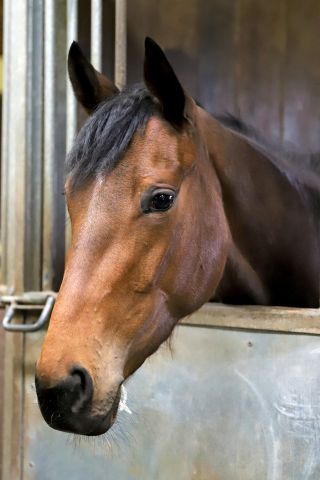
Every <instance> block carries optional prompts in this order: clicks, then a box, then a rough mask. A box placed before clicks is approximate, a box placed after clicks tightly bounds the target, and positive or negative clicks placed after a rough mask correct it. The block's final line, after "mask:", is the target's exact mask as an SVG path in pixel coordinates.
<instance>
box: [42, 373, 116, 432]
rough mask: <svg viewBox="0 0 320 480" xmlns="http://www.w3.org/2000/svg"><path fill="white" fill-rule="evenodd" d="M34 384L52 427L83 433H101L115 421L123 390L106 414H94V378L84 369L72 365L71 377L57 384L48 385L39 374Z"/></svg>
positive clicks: (43, 411)
mask: <svg viewBox="0 0 320 480" xmlns="http://www.w3.org/2000/svg"><path fill="white" fill-rule="evenodd" d="M35 383H36V390H37V396H38V402H39V407H40V410H41V413H42V415H43V418H44V419H45V421H46V422H47V424H48V425H49V426H50V427H52V428H54V429H56V430H61V431H64V432H71V433H78V434H81V435H101V434H102V433H105V432H106V431H107V430H108V429H109V428H110V427H111V426H112V424H113V423H114V420H115V417H116V413H117V409H118V405H119V400H120V389H119V391H118V394H117V395H116V398H115V400H114V402H113V405H112V407H111V409H110V410H109V411H108V412H107V414H106V415H91V414H90V410H91V406H92V399H93V381H92V378H91V376H90V374H89V373H88V371H87V370H86V369H85V368H83V367H80V366H75V367H73V368H72V369H71V371H70V374H69V376H68V377H66V378H65V379H63V380H62V381H60V382H59V383H57V384H55V385H54V386H47V385H46V382H45V381H44V380H42V379H40V378H39V377H37V376H36V379H35Z"/></svg>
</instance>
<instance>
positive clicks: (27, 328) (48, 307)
mask: <svg viewBox="0 0 320 480" xmlns="http://www.w3.org/2000/svg"><path fill="white" fill-rule="evenodd" d="M3 298H4V297H3ZM54 302H55V296H54V295H48V296H47V297H46V300H45V303H44V304H43V305H39V304H38V305H32V304H30V303H29V304H21V303H20V304H19V303H17V301H16V299H15V298H14V297H13V299H12V301H11V303H10V305H9V306H8V307H7V309H6V312H5V315H4V318H3V321H2V326H3V328H4V329H5V330H7V331H8V332H25V333H27V332H36V331H38V330H40V329H41V328H42V327H43V326H44V325H45V324H46V323H47V322H48V321H49V318H50V315H51V312H52V309H53V305H54ZM25 310H28V311H30V310H42V312H41V315H40V317H39V318H38V320H37V321H36V322H35V323H30V324H25V323H12V320H13V318H14V315H15V313H16V312H19V311H25Z"/></svg>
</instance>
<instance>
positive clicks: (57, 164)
mask: <svg viewBox="0 0 320 480" xmlns="http://www.w3.org/2000/svg"><path fill="white" fill-rule="evenodd" d="M66 7H67V5H66V2H65V0H45V52H44V95H45V102H44V179H43V189H44V198H43V211H44V215H43V264H42V286H43V288H44V289H45V290H50V289H54V290H57V289H58V288H59V286H60V282H61V278H62V274H63V269H64V252H65V242H64V236H65V201H64V198H63V195H62V193H63V187H64V168H63V166H64V160H65V154H66V69H65V65H66V17H67V15H66Z"/></svg>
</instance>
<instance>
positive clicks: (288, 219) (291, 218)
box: [202, 116, 319, 306]
mask: <svg viewBox="0 0 320 480" xmlns="http://www.w3.org/2000/svg"><path fill="white" fill-rule="evenodd" d="M203 120H204V121H203V124H202V132H203V135H204V136H205V141H206V144H207V150H208V152H209V156H210V160H211V162H212V166H213V168H214V169H215V172H216V174H217V177H218V179H219V182H220V185H221V192H222V197H223V204H224V209H225V214H226V217H227V220H228V224H229V228H230V232H231V237H232V240H233V244H232V246H231V250H230V253H229V258H228V261H227V266H226V270H225V275H224V278H223V279H222V283H221V288H220V292H218V293H220V294H221V296H222V297H224V298H222V300H224V301H226V298H227V300H228V296H229V297H230V303H274V304H283V305H286V304H288V305H289V304H293V305H294V304H297V305H298V304H301V306H310V305H311V304H312V303H314V298H318V295H319V283H318V278H319V274H318V271H319V251H318V248H319V247H318V244H317V238H316V234H315V229H314V224H313V217H312V215H311V212H310V210H308V206H307V205H306V203H305V201H304V199H303V196H301V195H300V192H299V191H298V190H297V188H296V186H295V185H293V184H292V183H291V181H290V179H289V177H288V175H286V174H285V173H283V172H282V170H281V169H279V168H278V167H277V165H275V164H274V163H273V162H272V161H270V159H269V158H268V157H267V156H266V155H264V154H263V153H262V152H261V151H259V150H258V149H257V148H255V146H254V145H253V144H251V143H250V141H249V140H247V139H246V138H245V137H242V136H241V135H238V134H236V133H234V132H233V131H231V130H229V129H226V128H224V127H223V126H222V125H220V124H219V122H217V121H216V120H214V119H213V118H212V117H209V116H208V117H204V118H203ZM230 282H231V283H230ZM231 284H232V285H231ZM230 285H231V287H230ZM240 287H241V288H242V291H241V288H240ZM286 287H287V290H288V291H286ZM300 287H302V288H300ZM299 288H300V290H302V292H300V290H299ZM308 290H309V293H310V294H308V293H306V294H304V292H305V291H308ZM235 291H238V292H241V294H240V296H239V298H237V296H236V295H235V294H234V292H235ZM280 291H281V293H279V292H280ZM230 292H231V294H230ZM317 301H318V300H317Z"/></svg>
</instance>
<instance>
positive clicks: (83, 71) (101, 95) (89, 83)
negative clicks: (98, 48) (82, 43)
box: [68, 42, 119, 114]
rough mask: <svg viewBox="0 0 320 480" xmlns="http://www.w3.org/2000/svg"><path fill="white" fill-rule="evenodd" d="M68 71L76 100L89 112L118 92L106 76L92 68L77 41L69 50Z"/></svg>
mask: <svg viewBox="0 0 320 480" xmlns="http://www.w3.org/2000/svg"><path fill="white" fill-rule="evenodd" d="M68 73H69V78H70V81H71V83H72V87H73V90H74V93H75V95H76V97H77V99H78V101H79V102H80V103H81V105H82V106H83V107H84V108H85V109H86V110H87V112H88V113H89V114H90V113H92V112H93V111H94V110H95V109H96V107H97V106H98V105H99V103H101V102H102V101H103V100H105V99H106V98H108V97H110V96H112V95H115V94H116V93H118V92H119V90H118V88H117V87H116V86H115V85H114V84H113V83H112V82H111V81H110V80H108V78H107V77H105V76H104V75H102V74H101V73H99V72H97V70H95V69H94V68H93V66H92V65H91V63H90V62H89V61H88V60H87V58H86V57H85V56H84V54H83V52H82V50H81V48H80V47H79V45H78V44H77V42H72V45H71V47H70V50H69V55H68Z"/></svg>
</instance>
